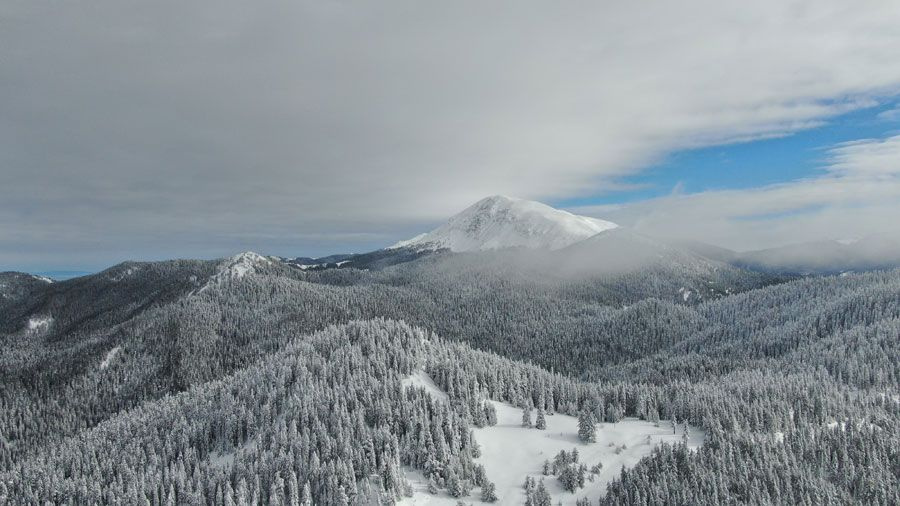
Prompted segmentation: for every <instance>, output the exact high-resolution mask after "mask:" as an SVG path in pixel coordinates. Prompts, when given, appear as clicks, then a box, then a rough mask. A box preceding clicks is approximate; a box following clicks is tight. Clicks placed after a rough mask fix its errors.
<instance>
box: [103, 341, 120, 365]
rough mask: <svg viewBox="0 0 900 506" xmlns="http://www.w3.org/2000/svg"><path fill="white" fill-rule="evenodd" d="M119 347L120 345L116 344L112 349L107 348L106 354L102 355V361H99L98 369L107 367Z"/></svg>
mask: <svg viewBox="0 0 900 506" xmlns="http://www.w3.org/2000/svg"><path fill="white" fill-rule="evenodd" d="M120 349H121V348H120V347H118V346H116V347H114V348H113V349H111V350H109V351H108V352H107V353H106V356H105V357H103V362H100V369H106V368H107V367H109V364H111V363H112V361H113V359H115V358H116V355H117V354H118V353H119V350H120Z"/></svg>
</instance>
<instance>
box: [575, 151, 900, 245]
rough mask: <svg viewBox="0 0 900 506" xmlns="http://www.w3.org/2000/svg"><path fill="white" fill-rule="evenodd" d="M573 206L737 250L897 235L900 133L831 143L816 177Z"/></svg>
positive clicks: (658, 232)
mask: <svg viewBox="0 0 900 506" xmlns="http://www.w3.org/2000/svg"><path fill="white" fill-rule="evenodd" d="M576 211H577V212H581V213H584V214H588V215H602V216H605V217H607V218H609V219H613V220H619V221H620V222H622V223H624V224H627V225H631V226H633V227H634V228H636V229H637V230H640V231H643V232H645V233H648V234H651V235H659V236H667V237H679V238H692V239H697V240H702V241H707V242H711V243H714V244H719V245H723V246H728V247H732V248H735V249H739V250H741V249H755V248H761V247H767V246H776V245H781V244H787V243H792V242H802V241H807V240H816V239H822V238H832V239H839V238H844V237H862V236H865V235H869V234H882V235H888V236H894V237H897V238H900V223H898V220H897V217H898V216H900V135H897V136H893V137H888V138H886V139H869V140H861V141H856V142H851V143H844V144H840V145H837V146H835V147H833V148H832V149H831V150H829V151H828V156H827V164H826V165H825V166H824V167H823V173H822V174H821V175H820V176H818V177H812V178H804V179H799V180H796V181H791V182H787V183H780V184H775V185H769V186H764V187H760V188H752V189H746V190H724V191H708V192H701V193H694V194H687V195H683V194H675V193H673V194H672V195H671V196H667V197H664V198H660V199H653V200H648V201H643V202H638V203H634V204H630V205H621V206H615V207H610V206H604V207H595V208H581V209H577V210H576Z"/></svg>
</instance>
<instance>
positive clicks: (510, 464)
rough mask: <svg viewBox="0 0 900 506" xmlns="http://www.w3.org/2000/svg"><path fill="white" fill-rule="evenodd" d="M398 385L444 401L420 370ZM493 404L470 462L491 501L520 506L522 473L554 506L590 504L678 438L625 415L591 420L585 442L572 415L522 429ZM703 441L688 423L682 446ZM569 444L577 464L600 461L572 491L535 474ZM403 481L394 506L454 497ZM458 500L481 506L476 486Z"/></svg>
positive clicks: (417, 477) (518, 419)
mask: <svg viewBox="0 0 900 506" xmlns="http://www.w3.org/2000/svg"><path fill="white" fill-rule="evenodd" d="M404 384H407V385H410V384H411V385H415V386H423V387H425V388H426V389H427V390H428V391H429V392H431V393H432V394H433V395H435V396H436V398H439V399H446V394H445V393H444V392H442V391H441V390H440V389H438V387H437V386H436V385H435V384H434V382H432V381H431V379H430V378H429V377H428V376H427V375H426V374H425V373H422V372H418V373H416V374H415V375H413V376H412V377H410V378H408V379H406V380H405V381H404ZM492 402H493V401H492ZM494 406H495V407H496V408H497V425H495V426H493V427H484V428H481V429H475V431H474V432H475V439H476V440H477V441H478V443H479V444H480V445H481V452H482V455H481V457H479V458H478V459H476V462H479V463H481V464H482V465H484V468H485V470H486V471H487V476H488V479H490V480H491V481H493V482H494V484H495V485H496V486H497V497H499V498H500V500H499V501H497V502H496V503H494V504H500V505H521V504H524V502H525V491H524V488H523V484H524V483H525V477H526V476H529V475H530V476H532V477H534V478H535V479H536V480H537V481H540V480H541V478H543V479H544V483H545V485H546V487H547V490H548V491H549V492H550V494H551V495H552V497H553V504H554V505H556V504H559V503H560V502H561V503H562V504H564V505H569V504H575V501H576V500H577V499H579V498H582V497H587V498H588V499H590V501H591V503H592V504H596V503H597V500H598V499H599V498H600V497H601V496H602V495H603V494H604V493H605V492H606V485H607V484H608V483H609V482H610V481H612V480H613V479H615V478H616V477H617V476H618V475H619V472H620V470H621V469H622V467H623V466H628V467H630V466H633V465H634V464H635V463H637V462H638V461H639V460H640V459H641V458H643V457H645V456H647V455H648V454H650V452H651V451H652V450H653V448H655V447H656V446H657V445H659V444H660V443H663V442H670V443H675V442H679V441H681V438H682V426H681V424H679V426H678V430H677V433H676V434H672V426H671V423H670V422H668V421H661V422H660V423H659V427H656V426H655V425H654V424H653V423H651V422H647V421H642V420H637V419H632V418H626V419H625V420H622V421H620V422H619V423H616V424H611V423H604V424H597V442H596V443H591V444H585V443H582V442H581V441H580V440H579V439H578V419H577V418H574V417H571V416H567V415H561V414H554V415H552V416H547V418H546V419H547V429H546V430H538V429H528V428H524V427H522V410H521V409H519V408H516V407H514V406H511V405H509V404H506V403H502V402H494ZM648 437H649V440H648ZM703 439H704V434H703V432H702V431H701V430H700V429H698V428H697V427H690V437H689V439H688V447H691V448H696V447H698V446H699V445H701V444H702V443H703ZM572 448H577V449H578V454H579V462H582V463H584V464H585V465H587V467H588V468H589V469H590V468H591V467H592V466H593V465H594V464H596V463H598V462H600V463H602V464H603V468H602V470H601V472H600V474H598V475H593V481H590V477H591V475H590V474H589V475H588V481H587V482H586V485H585V488H583V489H580V490H579V491H578V492H576V493H574V494H572V493H569V492H567V491H565V490H563V488H562V486H561V485H560V484H559V481H558V480H557V479H556V477H555V476H543V475H542V474H541V468H542V466H543V462H544V460H550V461H552V460H553V457H554V456H556V454H557V453H559V451H560V450H565V451H567V452H569V451H571V450H572ZM407 479H408V480H409V482H410V484H411V485H412V486H413V490H414V494H413V496H412V497H409V498H404V499H403V500H401V501H400V503H399V504H402V505H407V506H409V505H417V506H419V505H449V506H453V505H455V504H457V502H458V501H459V499H456V498H453V497H450V496H449V495H447V494H446V493H444V492H443V491H442V492H441V493H440V494H438V495H431V494H430V493H428V491H427V484H428V482H427V480H425V479H424V477H423V476H422V474H421V473H420V472H417V471H413V470H407ZM461 499H462V500H463V502H464V503H466V504H469V503H473V504H481V501H480V492H479V489H477V488H476V489H474V490H473V492H472V494H471V495H470V496H469V497H464V498H461Z"/></svg>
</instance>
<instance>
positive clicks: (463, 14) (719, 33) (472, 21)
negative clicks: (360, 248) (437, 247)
mask: <svg viewBox="0 0 900 506" xmlns="http://www.w3.org/2000/svg"><path fill="white" fill-rule="evenodd" d="M0 23H2V25H3V26H4V29H3V30H2V31H0V61H3V72H2V74H0V99H2V100H3V103H4V113H3V115H2V116H0V170H2V171H3V176H4V177H3V179H4V184H3V185H0V231H2V232H0V233H2V234H3V239H4V240H3V241H2V243H3V245H4V246H3V247H2V248H0V263H13V262H21V258H22V256H23V255H31V254H32V253H33V252H35V251H43V250H45V249H48V248H53V247H54V246H56V248H57V249H60V246H61V245H63V244H67V243H63V242H60V241H57V242H54V241H55V240H56V239H54V237H57V234H58V233H61V234H62V235H64V236H74V237H76V238H78V239H79V240H81V241H84V243H85V248H86V251H88V250H90V248H94V249H95V250H104V251H112V250H116V251H120V250H121V251H125V252H127V251H131V252H133V253H132V254H131V256H140V255H141V254H142V252H143V251H146V248H148V247H156V246H157V245H159V244H169V245H171V247H170V248H169V249H168V250H166V252H168V251H171V250H173V249H175V250H177V251H179V252H180V253H179V254H183V255H198V254H203V253H204V252H206V251H207V250H205V249H203V248H205V247H211V248H212V250H209V251H216V252H218V251H223V250H224V251H229V250H230V251H237V250H240V249H246V248H245V246H250V247H251V248H252V249H255V250H263V251H272V252H277V253H289V250H291V251H295V252H297V253H302V252H303V251H308V250H309V249H317V250H318V249H321V248H322V247H324V246H321V245H323V244H328V245H329V246H328V247H334V248H346V247H347V246H346V245H348V244H361V243H359V242H357V243H354V242H352V241H349V242H346V241H344V242H342V241H341V240H334V241H331V242H330V243H329V242H328V239H323V240H311V239H309V237H318V236H320V235H324V236H327V235H328V234H331V233H335V234H344V235H343V236H342V237H357V236H359V234H370V235H368V236H367V237H371V234H375V235H376V236H385V237H386V240H384V243H383V244H388V243H390V242H391V240H390V239H387V237H390V236H393V237H391V238H396V237H397V236H402V235H401V234H400V231H401V229H404V228H407V229H408V228H410V227H413V226H416V227H419V226H424V222H427V221H433V220H438V219H441V218H443V217H445V216H447V215H448V214H450V213H452V212H454V211H457V210H458V209H460V208H462V207H464V206H465V205H467V204H469V203H471V202H473V201H475V200H477V199H478V198H480V197H482V196H484V195H485V194H490V193H506V194H512V195H518V196H522V197H527V198H538V199H550V198H561V197H573V196H577V195H586V194H592V193H596V192H599V191H602V190H604V189H607V190H608V189H614V188H616V186H615V185H616V184H617V183H616V180H617V179H618V178H620V177H622V176H625V175H629V174H633V173H635V172H638V171H640V170H641V169H642V168H644V167H646V166H648V165H649V164H651V163H653V162H654V161H656V160H659V159H661V158H662V157H663V156H665V155H666V154H667V153H670V152H672V151H675V150H679V149H684V148H688V147H696V146H701V145H707V144H716V143H724V142H732V141H735V140H742V139H755V138H763V137H770V136H778V135H787V134H790V133H791V132H794V131H796V130H798V129H804V128H810V127H813V126H816V125H820V124H821V123H822V121H824V120H827V119H828V118H829V117H832V116H834V115H837V114H840V113H842V112H846V111H849V110H853V109H855V108H859V107H865V106H869V105H872V104H874V103H876V101H878V100H881V99H882V98H883V97H886V96H893V95H895V94H896V93H897V92H898V90H900V60H898V59H897V58H896V48H897V47H900V31H898V30H897V29H896V27H897V26H900V4H897V3H896V2H893V1H890V0H888V1H863V2H855V3H853V4H848V3H846V2H841V1H837V0H834V1H818V2H796V1H792V2H784V1H775V0H769V1H760V2H743V3H741V4H734V3H730V2H720V1H712V0H709V1H707V0H698V1H691V2H669V1H664V0H659V1H655V2H602V3H601V2H583V3H581V2H577V3H565V4H550V3H546V2H521V1H519V2H508V3H490V4H485V3H484V2H444V3H440V4H435V3H430V2H391V3H387V4H383V3H379V4H375V3H367V2H358V3H351V2H344V3H333V2H286V3H269V2H255V3H253V5H250V4H245V3H242V2H232V1H216V2H212V1H209V0H206V1H198V2H189V3H185V2H179V1H159V2H132V1H122V0H115V1H112V0H106V1H100V2H90V3H87V2H85V3H82V2H65V3H59V2H49V1H46V0H35V1H31V2H10V3H7V4H6V5H4V6H3V7H0ZM404 233H405V232H404ZM10 237H12V238H15V241H10V240H8V239H9V238H10ZM242 241H243V242H242ZM247 242H252V244H246V243H247ZM213 244H214V245H215V246H214V247H213V246H209V245H213ZM367 244H368V243H367ZM122 245H126V246H122ZM198 245H202V247H201V246H198ZM316 245H319V246H318V247H317V246H316ZM372 245H373V246H374V245H377V244H374V243H373V244H372ZM116 248H120V249H116ZM122 248H124V249H122ZM129 248H130V249H129ZM178 248H181V249H178ZM166 252H162V253H161V254H165V253H166ZM118 254H119V253H117V255H118ZM122 254H125V253H122ZM85 255H87V256H91V254H88V253H85ZM91 257H92V258H96V256H95V254H94V255H93V256H91Z"/></svg>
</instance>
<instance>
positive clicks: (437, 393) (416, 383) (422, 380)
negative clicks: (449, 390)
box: [401, 370, 450, 402]
mask: <svg viewBox="0 0 900 506" xmlns="http://www.w3.org/2000/svg"><path fill="white" fill-rule="evenodd" d="M401 383H402V385H403V388H408V387H417V388H419V387H420V388H424V389H425V391H427V392H428V393H429V394H431V397H432V398H434V400H437V401H441V402H450V398H449V397H447V394H445V393H444V391H443V390H441V389H440V387H438V386H437V384H435V382H434V380H432V379H431V376H429V375H428V373H426V372H425V371H422V370H419V371H416V372H414V373H413V374H412V375H411V376H410V377H408V378H406V379H404V380H403V381H402V382H401Z"/></svg>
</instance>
